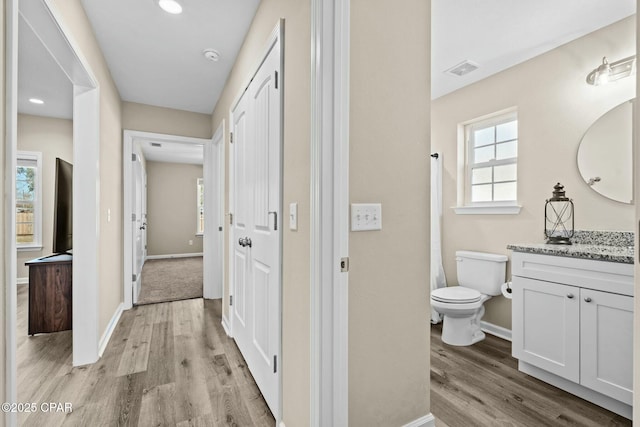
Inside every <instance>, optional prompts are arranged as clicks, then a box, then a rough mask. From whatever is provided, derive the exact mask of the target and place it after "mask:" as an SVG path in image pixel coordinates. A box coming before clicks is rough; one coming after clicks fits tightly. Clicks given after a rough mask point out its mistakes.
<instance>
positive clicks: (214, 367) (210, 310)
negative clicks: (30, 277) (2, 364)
mask: <svg viewBox="0 0 640 427" xmlns="http://www.w3.org/2000/svg"><path fill="white" fill-rule="evenodd" d="M20 300H21V302H22V303H23V304H26V298H25V295H24V293H23V295H21V298H20ZM19 305H20V304H19ZM21 313H26V310H23V311H22V312H21ZM25 316H26V314H25ZM220 316H221V301H220V300H206V301H205V300H203V299H192V300H184V301H176V302H170V303H161V304H152V305H145V306H140V307H136V308H133V309H132V310H128V311H125V312H124V313H123V314H122V317H121V319H120V322H119V323H118V326H117V328H116V330H115V331H114V334H113V336H112V337H111V341H110V342H109V345H108V346H107V349H106V351H105V353H104V355H103V357H102V358H101V359H100V360H99V361H98V362H97V363H96V364H94V365H91V366H86V367H79V368H71V345H70V344H71V334H66V335H61V336H62V337H63V338H66V339H57V338H56V339H55V340H54V339H51V337H54V336H55V335H56V334H48V335H39V336H35V337H26V332H25V331H26V330H25V331H23V330H20V331H19V333H20V335H21V336H22V335H24V336H25V339H24V342H23V344H24V345H21V346H20V350H19V355H18V356H19V360H25V361H27V360H28V363H21V364H20V367H19V370H18V373H19V377H20V383H19V388H18V390H19V391H18V393H19V401H20V402H38V403H41V402H60V403H65V402H69V403H71V404H72V405H73V412H71V413H68V414H64V413H59V414H52V413H44V412H42V411H37V412H35V413H31V414H22V416H21V417H20V418H19V424H20V425H21V426H42V425H46V426H54V425H55V426H59V425H74V426H75V425H83V426H85V425H91V426H113V425H129V426H158V425H170V426H173V425H177V426H191V425H203V426H205V425H239V426H254V425H255V426H269V427H271V426H273V425H275V420H274V418H273V416H272V415H271V412H270V411H269V409H268V407H267V405H266V404H265V402H264V399H263V398H262V395H261V394H260V391H259V390H258V388H257V386H256V385H255V382H254V381H253V378H252V376H251V374H250V373H249V371H248V369H247V367H246V366H245V362H244V359H243V358H242V356H241V354H240V352H239V351H238V349H237V347H236V345H235V343H234V341H233V340H232V339H230V338H228V337H227V336H226V334H225V332H224V330H223V329H222V326H221V324H220ZM23 332H24V333H23ZM63 334H65V333H63ZM38 339H40V341H41V342H42V343H43V344H45V345H42V346H40V348H39V350H38V349H37V348H36V346H37V342H36V341H35V340H38ZM27 349H29V351H38V353H34V354H36V357H32V358H31V359H26V357H27V355H26V354H25V353H24V351H26V350H27ZM52 356H55V359H53V357H52ZM44 369H46V372H44ZM36 379H37V381H38V386H36V387H34V386H33V385H34V383H33V381H35V380H36ZM29 385H31V387H29Z"/></svg>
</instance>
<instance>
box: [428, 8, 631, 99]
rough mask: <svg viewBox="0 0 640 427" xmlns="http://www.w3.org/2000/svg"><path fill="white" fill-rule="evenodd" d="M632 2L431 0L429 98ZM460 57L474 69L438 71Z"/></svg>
mask: <svg viewBox="0 0 640 427" xmlns="http://www.w3.org/2000/svg"><path fill="white" fill-rule="evenodd" d="M635 6H636V1H635V0H562V1H558V0H536V1H514V0H483V1H476V0H433V1H432V2H431V7H432V24H431V31H432V40H431V43H432V52H431V57H432V62H431V94H432V98H433V99H435V98H438V97H440V96H442V95H445V94H447V93H449V92H453V91H454V90H456V89H459V88H461V87H463V86H466V85H469V84H471V83H474V82H476V81H478V80H482V79H484V78H486V77H488V76H490V75H492V74H495V73H497V72H499V71H502V70H504V69H507V68H509V67H512V66H514V65H516V64H518V63H521V62H523V61H526V60H528V59H531V58H533V57H535V56H537V55H540V54H542V53H544V52H547V51H549V50H551V49H554V48H556V47H558V46H560V45H562V44H565V43H567V42H569V41H571V40H575V39H577V38H579V37H581V36H583V35H585V34H588V33H590V32H593V31H595V30H597V29H599V28H602V27H604V26H606V25H609V24H612V23H614V22H616V21H619V20H620V19H622V18H625V17H627V16H629V15H632V14H633V13H635ZM605 55H606V52H603V53H602V55H600V56H605ZM618 59H619V58H618ZM465 60H470V61H473V62H475V63H477V64H478V65H479V68H478V69H477V70H475V71H473V72H471V73H469V74H467V75H465V76H463V77H458V76H453V75H450V74H445V73H444V72H445V71H446V70H448V69H450V68H451V67H453V66H455V65H457V64H459V63H461V62H462V61H465ZM599 60H600V58H596V62H594V67H595V66H596V65H598V61H599Z"/></svg>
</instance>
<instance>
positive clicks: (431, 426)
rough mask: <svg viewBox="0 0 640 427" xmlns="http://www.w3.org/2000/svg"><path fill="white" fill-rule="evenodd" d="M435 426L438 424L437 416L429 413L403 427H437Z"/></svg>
mask: <svg viewBox="0 0 640 427" xmlns="http://www.w3.org/2000/svg"><path fill="white" fill-rule="evenodd" d="M435 426H436V417H434V416H433V414H432V413H428V414H427V415H425V416H423V417H420V418H418V419H416V420H413V421H411V422H410V423H408V424H405V425H404V426H402V427H435Z"/></svg>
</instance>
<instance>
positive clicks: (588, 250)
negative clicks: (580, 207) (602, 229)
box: [507, 243, 634, 264]
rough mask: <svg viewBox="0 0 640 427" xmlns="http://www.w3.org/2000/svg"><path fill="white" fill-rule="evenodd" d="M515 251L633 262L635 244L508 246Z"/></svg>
mask: <svg viewBox="0 0 640 427" xmlns="http://www.w3.org/2000/svg"><path fill="white" fill-rule="evenodd" d="M507 249H511V250H512V251H515V252H528V253H532V254H541V255H556V256H566V257H572V258H585V259H593V260H598V261H610V262H620V263H624V264H633V260H634V256H633V252H634V250H633V246H610V245H597V244H583V243H575V244H573V245H550V244H546V243H523V244H511V245H508V246H507Z"/></svg>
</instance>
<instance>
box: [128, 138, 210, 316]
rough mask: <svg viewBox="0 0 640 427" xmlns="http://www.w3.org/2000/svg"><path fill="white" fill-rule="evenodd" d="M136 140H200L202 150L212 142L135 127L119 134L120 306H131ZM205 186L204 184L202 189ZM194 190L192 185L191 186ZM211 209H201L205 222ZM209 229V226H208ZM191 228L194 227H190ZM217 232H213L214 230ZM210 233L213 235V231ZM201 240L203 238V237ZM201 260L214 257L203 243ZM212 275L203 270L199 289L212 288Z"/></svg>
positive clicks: (205, 261) (207, 147)
mask: <svg viewBox="0 0 640 427" xmlns="http://www.w3.org/2000/svg"><path fill="white" fill-rule="evenodd" d="M137 140H141V141H144V140H152V141H156V142H180V143H186V144H200V145H202V146H203V148H204V150H205V152H207V151H212V148H211V147H210V146H211V144H212V143H213V142H212V140H211V139H204V138H193V137H187V136H178V135H168V134H161V133H153V132H141V131H137V130H128V129H125V130H124V138H123V147H122V174H123V197H124V199H123V201H122V206H123V224H124V239H123V241H124V242H123V247H122V254H123V273H124V274H123V281H122V283H123V288H124V309H125V310H129V309H130V308H131V307H133V285H132V281H131V276H132V274H133V268H132V262H133V233H132V230H131V227H130V226H129V225H130V224H131V215H132V214H133V203H131V201H132V196H133V194H132V185H133V166H132V165H133V162H132V161H131V155H132V154H133V153H134V150H133V148H134V147H133V145H134V141H137ZM211 160H212V158H211V156H209V157H207V156H205V157H204V165H203V169H204V168H210V167H211V165H210V164H209V163H210V162H211ZM206 188H207V186H206V185H205V189H206ZM193 191H195V188H194V189H193ZM206 203H207V192H206V190H205V206H206ZM215 217H216V213H215V209H213V210H208V209H205V211H204V222H205V224H215V223H216V222H215ZM209 231H211V230H209ZM209 231H207V227H206V225H205V230H204V236H203V238H207V239H208V237H205V236H207V235H208V234H209ZM194 232H195V231H194ZM216 234H217V233H216ZM216 234H214V236H215V235H216ZM203 243H204V241H203ZM203 249H204V250H203V263H204V265H207V264H213V263H214V262H215V261H214V259H213V258H212V257H213V256H214V253H212V252H211V251H208V250H206V247H205V246H204V245H203ZM212 280H213V277H212V276H211V275H209V276H207V275H204V271H203V287H202V288H203V292H204V290H205V289H212V285H211V283H210V282H211V281H212Z"/></svg>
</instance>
